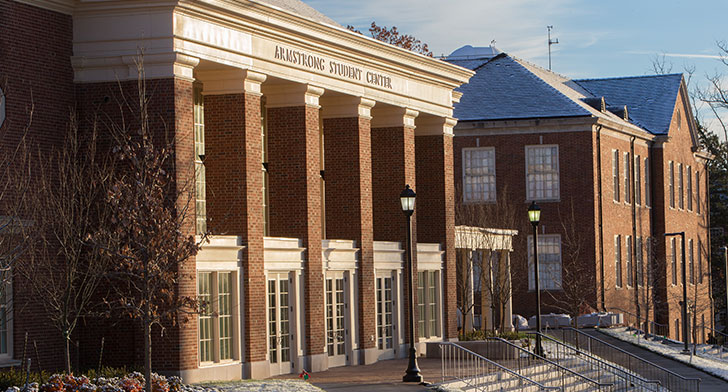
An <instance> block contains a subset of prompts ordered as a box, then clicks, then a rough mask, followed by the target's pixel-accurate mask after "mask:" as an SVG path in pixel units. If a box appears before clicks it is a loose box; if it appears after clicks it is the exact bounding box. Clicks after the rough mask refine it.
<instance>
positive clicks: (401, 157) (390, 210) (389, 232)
mask: <svg viewBox="0 0 728 392" xmlns="http://www.w3.org/2000/svg"><path fill="white" fill-rule="evenodd" d="M408 184H409V186H410V187H411V188H412V189H413V190H414V191H415V192H417V185H416V178H415V132H414V129H413V128H409V127H391V128H373V129H372V194H373V196H372V198H373V204H374V240H375V241H397V242H401V243H402V244H403V246H404V245H405V243H406V238H407V223H406V219H405V216H404V214H403V213H402V204H401V203H400V200H399V195H400V193H402V190H404V187H405V185H408ZM418 210H419V208H418V207H417V205H415V213H414V215H412V243H413V244H417V211H418ZM413 247H414V248H413V249H412V263H413V271H414V274H413V275H414V276H413V277H412V285H413V287H415V288H416V287H417V252H416V251H415V249H416V245H413ZM409 273H410V271H409V268H408V266H407V265H406V263H405V269H404V275H403V277H404V278H403V280H404V284H403V288H404V296H403V300H404V304H405V306H404V319H403V320H404V326H405V327H404V328H403V329H402V330H403V331H404V334H405V335H404V336H405V341H407V342H408V341H409V317H408V316H409V312H408V310H407V309H408V304H409V303H410V300H409V295H408V293H409V286H408V283H407V278H406V277H407V275H408V274H409ZM414 292H415V293H414V294H415V304H417V297H416V295H417V293H416V290H414ZM414 312H415V320H417V313H416V312H417V306H415V310H414ZM415 333H417V332H416V331H415Z"/></svg>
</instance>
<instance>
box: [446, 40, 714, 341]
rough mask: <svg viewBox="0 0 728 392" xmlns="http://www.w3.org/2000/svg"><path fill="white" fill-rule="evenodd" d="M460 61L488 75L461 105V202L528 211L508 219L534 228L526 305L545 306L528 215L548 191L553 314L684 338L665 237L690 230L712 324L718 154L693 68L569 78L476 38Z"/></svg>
mask: <svg viewBox="0 0 728 392" xmlns="http://www.w3.org/2000/svg"><path fill="white" fill-rule="evenodd" d="M447 61H449V62H451V63H453V64H458V65H461V66H463V67H466V68H469V69H472V70H474V71H475V72H476V75H475V76H474V77H473V78H472V79H471V80H470V82H469V83H468V84H467V85H464V86H463V87H461V88H459V89H458V91H459V92H461V93H463V96H462V98H461V100H460V102H459V103H458V104H456V105H455V116H456V117H457V118H458V119H459V122H458V125H457V126H456V127H455V141H454V165H455V186H456V189H457V198H458V203H462V204H461V205H462V206H468V205H477V204H479V203H490V204H495V203H497V202H498V201H499V200H501V201H502V200H507V201H508V202H507V204H508V207H507V208H505V209H502V210H504V211H505V210H515V211H517V213H516V215H517V216H522V219H521V220H520V221H518V222H517V223H516V224H515V227H509V228H512V229H517V230H518V232H519V233H521V234H520V235H518V236H517V237H515V238H514V240H513V254H512V256H511V258H512V261H511V265H512V268H513V269H512V274H513V275H514V277H513V281H514V284H513V297H514V303H513V312H514V313H520V314H523V315H527V316H530V315H533V314H535V293H534V272H533V266H532V255H531V253H532V249H533V245H532V240H533V238H532V235H530V233H532V230H533V229H532V227H531V225H530V223H529V221H528V219H527V215H526V210H527V208H528V205H529V203H530V202H531V201H534V200H535V201H536V202H537V203H538V205H539V206H540V207H541V210H542V213H541V224H540V226H539V228H538V229H539V244H538V245H539V255H540V256H539V264H540V272H539V275H540V282H541V289H542V290H543V291H545V292H546V293H543V294H542V295H541V298H542V312H545V313H548V312H550V311H554V312H559V313H560V312H563V310H564V308H565V307H568V306H569V305H572V304H574V302H575V301H582V302H583V303H576V306H579V307H580V308H582V309H583V311H586V310H587V309H589V308H592V309H595V310H611V311H615V312H620V313H625V316H626V317H627V319H628V320H634V318H635V317H634V316H633V315H631V314H637V313H639V314H640V316H641V318H642V320H643V321H644V318H645V315H647V316H648V317H649V320H650V321H653V322H656V323H659V324H660V325H662V326H663V327H662V328H661V329H660V330H659V332H660V333H664V334H667V333H668V332H667V331H666V329H667V327H664V326H665V325H669V335H670V336H671V337H673V338H679V337H680V335H678V332H677V331H681V328H680V323H681V320H682V318H681V305H680V302H681V301H682V275H681V272H680V263H681V256H680V253H681V252H680V239H679V237H677V238H675V237H670V238H666V237H665V236H664V234H665V233H667V232H680V231H684V232H685V238H686V240H685V247H686V262H687V263H688V265H687V282H688V298H689V303H690V304H691V306H692V307H693V308H694V310H695V312H696V314H697V317H696V320H697V324H698V325H706V326H709V327H710V326H712V322H713V316H712V300H711V298H710V288H709V287H710V267H709V265H710V264H709V237H708V235H709V232H708V227H709V225H708V204H707V203H708V197H707V190H708V186H707V184H708V177H707V172H706V166H705V165H706V162H707V160H708V159H710V155H709V154H708V153H707V152H705V151H704V150H703V149H702V148H701V146H700V145H699V143H698V139H697V130H696V123H695V121H694V119H693V117H692V110H691V107H690V102H689V98H688V95H687V91H686V87H685V82H684V80H683V77H682V75H680V74H673V75H656V76H642V77H625V78H608V79H588V80H570V79H568V78H565V77H563V76H561V75H558V74H556V73H553V72H550V71H548V70H545V69H542V68H540V67H538V66H535V65H533V64H530V63H528V62H525V61H523V60H520V59H517V58H514V57H512V56H509V55H508V54H506V53H501V52H500V51H498V50H497V49H495V48H492V47H491V48H472V47H470V46H466V47H464V48H461V49H459V50H458V51H456V52H454V53H453V54H452V55H451V56H450V57H448V59H447ZM499 198H504V199H499ZM498 205H500V204H498ZM506 213H507V211H506ZM475 223H476V224H477V223H478V222H475ZM457 224H458V225H461V224H473V222H460V221H458V222H457ZM526 274H528V275H527V276H528V279H526ZM518 276H522V277H523V279H519V278H518ZM691 320H692V316H691ZM660 325H658V327H659V326H660ZM649 328H650V329H651V330H652V329H654V328H655V324H651V325H650V326H649ZM705 338H706V336H705V335H703V334H702V333H700V334H699V336H698V341H703V340H704V339H705Z"/></svg>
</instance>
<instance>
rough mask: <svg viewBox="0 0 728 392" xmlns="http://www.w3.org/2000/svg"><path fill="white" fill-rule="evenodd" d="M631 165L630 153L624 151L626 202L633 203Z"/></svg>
mask: <svg viewBox="0 0 728 392" xmlns="http://www.w3.org/2000/svg"><path fill="white" fill-rule="evenodd" d="M629 169H630V165H629V153H628V152H625V153H624V202H625V203H631V202H632V200H631V194H630V188H631V187H632V180H631V179H630V171H629Z"/></svg>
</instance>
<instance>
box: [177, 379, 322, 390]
mask: <svg viewBox="0 0 728 392" xmlns="http://www.w3.org/2000/svg"><path fill="white" fill-rule="evenodd" d="M185 390H186V392H284V391H285V392H287V391H296V392H321V391H323V389H321V388H318V387H315V386H313V385H311V384H309V383H308V382H306V381H300V380H255V381H236V382H229V383H220V384H196V385H187V386H186V387H185Z"/></svg>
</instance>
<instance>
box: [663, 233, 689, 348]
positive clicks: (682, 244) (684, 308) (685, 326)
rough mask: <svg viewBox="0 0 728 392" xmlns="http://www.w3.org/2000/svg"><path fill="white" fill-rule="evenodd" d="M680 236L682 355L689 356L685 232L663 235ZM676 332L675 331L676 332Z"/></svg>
mask: <svg viewBox="0 0 728 392" xmlns="http://www.w3.org/2000/svg"><path fill="white" fill-rule="evenodd" d="M678 235H679V236H680V250H681V251H682V268H681V269H682V286H683V300H682V319H683V323H682V324H683V326H682V332H683V342H684V343H685V348H683V351H682V353H683V354H690V348H689V345H690V335H689V334H688V282H687V270H686V267H685V232H684V231H680V232H676V233H665V237H673V236H678ZM676 332H677V331H676Z"/></svg>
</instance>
